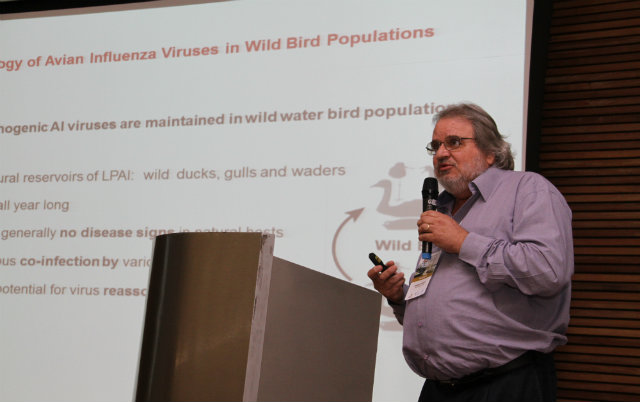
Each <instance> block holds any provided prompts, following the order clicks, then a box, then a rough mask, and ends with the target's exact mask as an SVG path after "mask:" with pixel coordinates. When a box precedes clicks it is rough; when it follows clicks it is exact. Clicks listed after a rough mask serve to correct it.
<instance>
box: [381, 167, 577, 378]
mask: <svg viewBox="0 0 640 402" xmlns="http://www.w3.org/2000/svg"><path fill="white" fill-rule="evenodd" d="M470 189H471V192H472V196H471V198H469V200H467V202H466V203H465V204H464V206H463V207H462V208H460V210H459V211H457V212H456V214H455V216H454V217H453V218H454V219H455V220H456V221H457V222H458V223H459V224H460V225H461V226H462V227H463V228H464V229H466V230H467V231H468V232H469V235H468V236H467V237H466V239H465V241H464V243H463V244H462V248H461V250H460V254H458V255H456V254H448V253H445V252H442V255H441V257H440V261H439V262H438V265H437V268H436V271H435V274H434V275H433V277H432V279H431V282H430V283H429V287H428V288H427V291H426V293H425V294H424V295H422V296H420V297H418V298H416V299H412V300H409V301H407V302H405V303H404V304H401V305H394V304H392V307H393V310H394V313H395V314H396V317H397V318H398V321H399V322H400V323H401V324H402V325H403V327H404V342H403V343H404V345H403V353H404V356H405V359H406V361H407V363H408V364H409V366H410V367H411V368H412V369H413V370H414V371H415V372H416V373H417V374H419V375H421V376H423V377H426V378H432V379H439V380H447V379H455V378H460V377H463V376H465V375H468V374H471V373H474V372H476V371H479V370H483V369H486V368H490V367H497V366H500V365H502V364H505V363H507V362H508V361H510V360H513V359H515V358H516V357H518V356H520V355H521V354H522V353H524V352H525V351H528V350H536V351H540V352H545V353H546V352H550V351H552V350H553V349H554V348H555V347H556V346H558V345H561V344H564V343H566V337H565V332H566V330H567V326H568V323H569V303H570V299H571V275H572V274H573V238H572V232H571V210H570V209H569V207H568V205H567V203H566V201H565V199H564V197H563V196H562V194H560V192H559V191H558V190H557V189H556V188H555V187H554V186H553V185H552V184H551V183H549V182H548V181H547V180H546V179H544V178H543V177H542V176H540V175H538V174H535V173H530V172H513V171H505V170H500V169H497V168H489V169H488V170H487V171H486V172H484V173H483V174H481V175H480V176H479V177H477V178H476V179H475V180H474V181H473V182H472V183H471V184H470ZM453 202H454V199H453V197H452V196H451V195H450V194H449V193H447V192H446V191H445V192H443V193H442V194H440V197H439V198H438V206H439V211H440V212H443V213H446V214H450V213H451V209H452V207H453ZM405 292H406V286H405Z"/></svg>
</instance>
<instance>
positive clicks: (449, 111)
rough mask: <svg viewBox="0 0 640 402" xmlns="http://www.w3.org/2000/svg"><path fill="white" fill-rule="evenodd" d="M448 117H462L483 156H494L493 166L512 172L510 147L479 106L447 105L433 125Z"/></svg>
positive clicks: (493, 122) (471, 104)
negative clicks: (471, 131) (470, 128)
mask: <svg viewBox="0 0 640 402" xmlns="http://www.w3.org/2000/svg"><path fill="white" fill-rule="evenodd" d="M449 117H462V118H464V119H466V120H468V121H469V122H470V123H471V125H472V126H473V133H474V135H475V138H476V144H477V145H478V148H479V149H480V150H481V151H482V152H483V153H484V154H485V155H491V154H493V155H494V156H495V161H494V163H493V166H495V167H497V168H500V169H504V170H513V167H514V162H513V155H512V154H511V145H510V144H509V143H508V142H506V141H505V140H504V136H503V135H502V134H500V132H499V131H498V125H497V124H496V122H495V121H494V120H493V118H492V117H491V116H490V115H489V113H487V112H486V111H485V110H484V109H482V108H481V107H480V106H478V105H475V104H473V103H458V104H455V105H449V106H447V107H446V108H444V109H443V110H441V111H440V112H438V113H437V114H436V115H435V116H433V123H434V124H436V123H437V122H438V121H440V119H444V118H449Z"/></svg>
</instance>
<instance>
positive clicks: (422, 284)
mask: <svg viewBox="0 0 640 402" xmlns="http://www.w3.org/2000/svg"><path fill="white" fill-rule="evenodd" d="M440 254H441V252H440V251H436V252H435V253H433V254H431V259H429V260H428V259H424V258H422V257H420V260H419V261H418V265H417V267H416V273H415V275H414V276H413V278H412V279H411V284H410V285H409V290H408V291H407V295H406V296H405V298H404V299H405V300H411V299H415V298H416V297H418V296H422V295H423V294H424V293H425V292H426V291H427V287H428V286H429V281H430V280H431V277H432V276H433V273H434V272H435V270H436V266H437V265H438V260H439V259H440Z"/></svg>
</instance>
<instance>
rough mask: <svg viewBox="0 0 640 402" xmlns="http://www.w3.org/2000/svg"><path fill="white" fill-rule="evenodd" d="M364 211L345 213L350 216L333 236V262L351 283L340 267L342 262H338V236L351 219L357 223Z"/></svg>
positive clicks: (362, 209) (356, 210)
mask: <svg viewBox="0 0 640 402" xmlns="http://www.w3.org/2000/svg"><path fill="white" fill-rule="evenodd" d="M362 211H364V208H360V209H354V210H353V211H347V212H345V213H346V214H347V215H349V216H348V217H347V218H346V219H345V220H344V221H342V223H341V224H340V226H338V230H336V234H335V235H334V236H333V243H332V244H331V253H332V254H333V261H334V262H335V263H336V267H338V271H340V272H341V273H342V275H344V277H345V278H347V280H349V281H351V277H350V276H349V275H348V274H347V273H346V272H345V271H344V270H343V269H342V267H341V266H340V262H338V255H337V253H336V244H337V243H338V234H340V231H341V230H342V228H343V227H344V226H345V225H346V224H347V222H349V220H350V219H353V221H354V222H355V221H356V220H357V219H358V218H359V217H360V215H361V214H362Z"/></svg>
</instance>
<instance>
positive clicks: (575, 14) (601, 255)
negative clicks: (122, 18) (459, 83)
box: [527, 0, 640, 402]
mask: <svg viewBox="0 0 640 402" xmlns="http://www.w3.org/2000/svg"><path fill="white" fill-rule="evenodd" d="M549 15H550V20H549V22H550V31H549V32H550V35H549V36H548V38H546V39H547V44H546V48H547V49H546V60H537V61H536V62H539V63H540V65H543V64H544V65H546V71H545V72H544V74H543V75H544V80H543V81H542V82H541V83H537V85H541V87H539V88H535V89H534V90H535V92H537V91H540V90H542V92H543V94H542V102H541V105H542V107H541V111H540V119H539V121H538V122H534V123H535V124H539V131H538V135H535V134H536V133H535V132H533V133H532V132H531V131H530V133H532V134H534V135H535V137H536V138H533V139H532V141H534V146H535V147H536V149H535V152H533V151H534V150H532V152H528V153H527V159H528V161H530V162H531V164H529V163H527V167H528V168H529V167H531V168H532V169H534V170H538V171H539V172H540V173H542V174H543V175H544V176H546V177H547V178H549V179H550V180H551V181H552V182H553V183H554V184H555V185H556V186H557V187H558V188H559V189H560V191H562V193H563V194H564V195H565V197H566V199H567V201H568V202H569V204H570V206H571V209H572V210H573V230H574V245H575V260H576V273H575V276H574V279H573V298H572V309H571V324H570V328H569V343H568V344H567V345H566V346H564V347H561V348H559V350H558V351H557V353H556V363H557V369H558V378H559V383H558V388H559V389H558V396H559V400H563V401H629V402H630V401H640V1H637V0H631V1H622V0H617V1H616V0H556V1H554V2H553V6H552V7H551V9H550V14H549ZM541 46H543V45H541ZM532 115H533V114H532V113H530V115H529V117H530V118H531V117H532ZM536 116H537V115H536Z"/></svg>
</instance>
